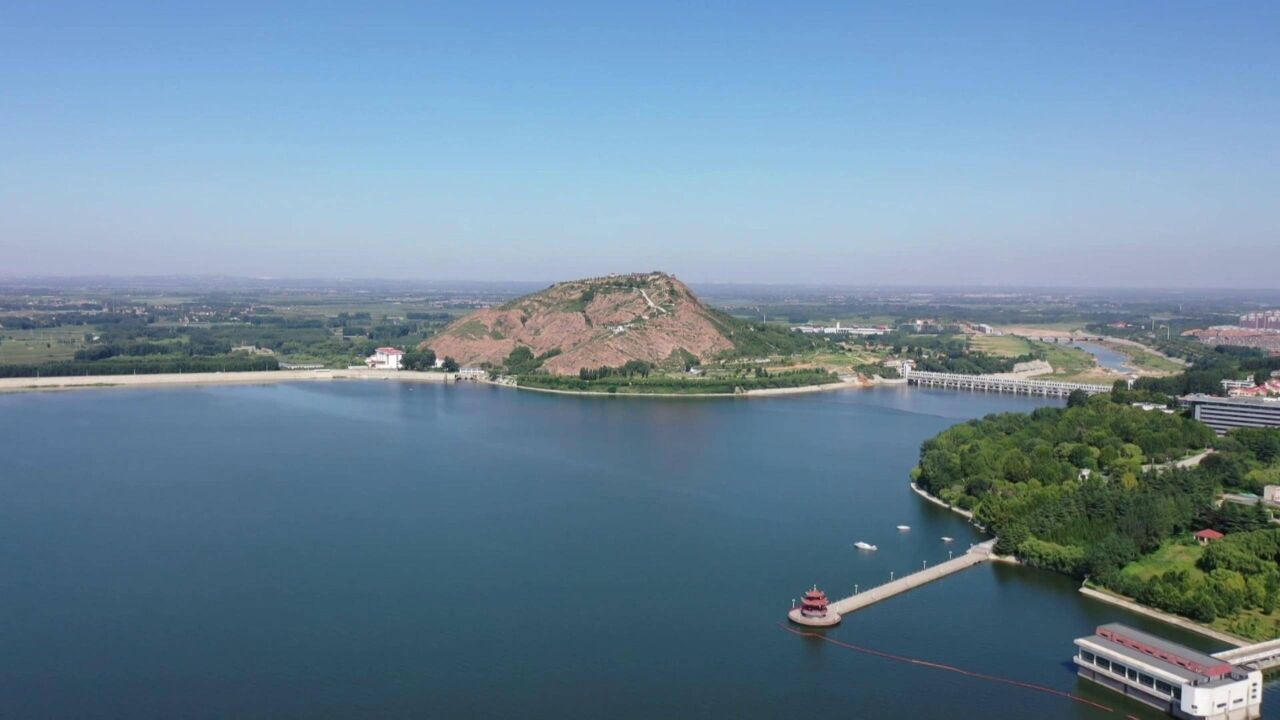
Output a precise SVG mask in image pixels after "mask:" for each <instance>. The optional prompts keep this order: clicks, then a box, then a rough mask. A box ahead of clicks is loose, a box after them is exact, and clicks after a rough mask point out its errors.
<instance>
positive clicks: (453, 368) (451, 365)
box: [443, 356, 458, 372]
mask: <svg viewBox="0 0 1280 720" xmlns="http://www.w3.org/2000/svg"><path fill="white" fill-rule="evenodd" d="M443 368H444V371H445V372H458V361H457V360H454V359H453V358H451V357H448V356H446V357H445V359H444V365H443Z"/></svg>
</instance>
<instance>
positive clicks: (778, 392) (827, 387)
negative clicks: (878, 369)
mask: <svg viewBox="0 0 1280 720" xmlns="http://www.w3.org/2000/svg"><path fill="white" fill-rule="evenodd" d="M490 384H492V385H501V384H502V383H490ZM505 387H514V388H515V389H517V390H530V391H533V392H540V393H551V394H554V395H584V396H588V397H609V398H618V397H624V398H752V397H778V396H782V395H804V394H808V393H816V392H828V391H831V390H840V389H842V388H864V387H869V386H868V385H865V384H863V383H861V382H857V381H854V382H843V381H842V382H835V383H825V384H823V385H800V386H798V387H790V388H761V389H759V390H747V391H746V392H741V393H622V392H619V393H609V392H597V391H595V390H557V389H554V388H540V387H531V386H529V385H506V386H505Z"/></svg>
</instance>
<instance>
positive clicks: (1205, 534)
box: [1196, 528, 1226, 540]
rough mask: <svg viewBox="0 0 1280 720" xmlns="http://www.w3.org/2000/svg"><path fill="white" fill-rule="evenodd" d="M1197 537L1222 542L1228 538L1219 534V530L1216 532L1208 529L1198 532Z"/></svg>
mask: <svg viewBox="0 0 1280 720" xmlns="http://www.w3.org/2000/svg"><path fill="white" fill-rule="evenodd" d="M1196 537H1198V538H1203V539H1205V540H1221V539H1222V538H1224V537H1226V535H1223V534H1222V533H1220V532H1218V531H1217V530H1214V529H1213V528H1206V529H1204V530H1201V531H1199V532H1197V533H1196Z"/></svg>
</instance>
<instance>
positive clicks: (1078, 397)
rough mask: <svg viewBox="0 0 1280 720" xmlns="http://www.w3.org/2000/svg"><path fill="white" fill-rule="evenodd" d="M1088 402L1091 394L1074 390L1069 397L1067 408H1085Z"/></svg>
mask: <svg viewBox="0 0 1280 720" xmlns="http://www.w3.org/2000/svg"><path fill="white" fill-rule="evenodd" d="M1088 402H1089V393H1087V392H1085V391H1083V390H1072V391H1071V394H1070V395H1067V407H1069V408H1074V407H1083V406H1084V405H1086V404H1088Z"/></svg>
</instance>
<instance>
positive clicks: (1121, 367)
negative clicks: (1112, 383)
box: [1071, 342, 1133, 374]
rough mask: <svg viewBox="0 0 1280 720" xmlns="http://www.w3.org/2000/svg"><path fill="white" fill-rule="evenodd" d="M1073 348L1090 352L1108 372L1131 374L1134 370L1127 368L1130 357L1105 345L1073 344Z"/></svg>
mask: <svg viewBox="0 0 1280 720" xmlns="http://www.w3.org/2000/svg"><path fill="white" fill-rule="evenodd" d="M1071 346H1072V347H1078V348H1080V349H1081V350H1084V351H1086V352H1088V353H1089V354H1090V355H1093V357H1094V358H1095V359H1096V360H1097V361H1098V364H1099V365H1101V366H1102V367H1104V368H1106V369H1108V370H1115V371H1116V372H1119V373H1126V374H1127V373H1131V372H1133V370H1132V368H1128V367H1125V363H1126V362H1128V361H1129V358H1128V356H1126V355H1125V354H1124V353H1121V352H1117V351H1115V350H1112V349H1111V348H1109V347H1107V346H1105V345H1099V344H1097V343H1090V342H1073V343H1071Z"/></svg>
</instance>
